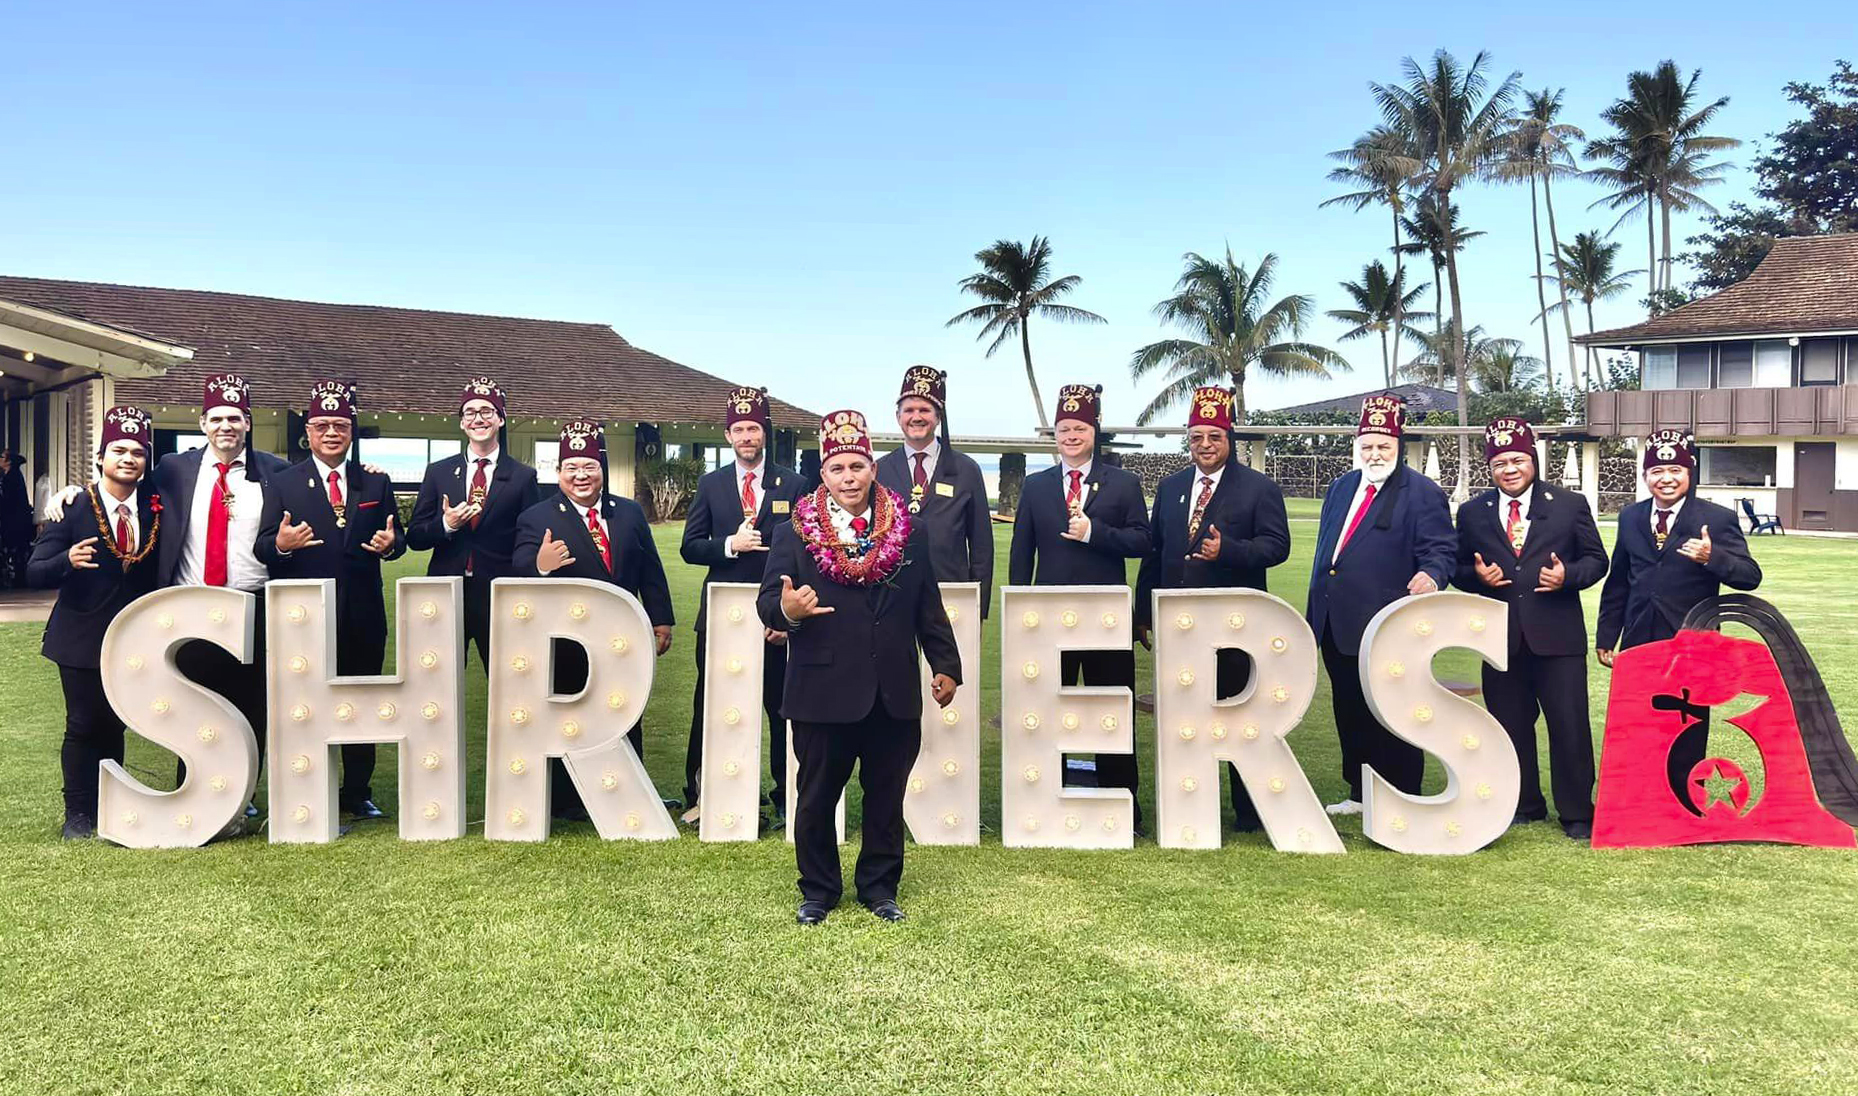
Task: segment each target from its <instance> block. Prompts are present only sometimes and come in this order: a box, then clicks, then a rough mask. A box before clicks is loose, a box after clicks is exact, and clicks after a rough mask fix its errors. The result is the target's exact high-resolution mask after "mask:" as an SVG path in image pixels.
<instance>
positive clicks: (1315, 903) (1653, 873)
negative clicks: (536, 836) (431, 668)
mask: <svg viewBox="0 0 1858 1096" xmlns="http://www.w3.org/2000/svg"><path fill="white" fill-rule="evenodd" d="M1292 505H1293V517H1296V518H1298V519H1300V520H1297V521H1295V522H1293V525H1292V537H1293V543H1294V546H1295V549H1296V551H1295V552H1294V554H1293V556H1292V559H1291V562H1290V563H1288V564H1286V565H1285V566H1283V567H1281V568H1278V569H1277V571H1276V572H1274V579H1273V591H1274V592H1275V593H1277V594H1279V595H1280V596H1282V597H1284V598H1286V599H1287V600H1289V601H1290V602H1291V603H1292V604H1301V603H1302V600H1303V587H1304V584H1305V582H1306V579H1307V576H1308V571H1309V563H1310V550H1311V546H1312V543H1313V541H1314V538H1315V529H1316V527H1315V523H1314V520H1313V518H1314V514H1315V504H1314V503H1313V502H1294V503H1293V504H1292ZM1000 532H1001V538H1000V558H1001V560H1002V563H1003V565H1004V559H1005V545H1006V531H1005V529H1004V528H1003V529H1002V530H1001V531H1000ZM1605 532H1606V535H1607V537H1608V538H1609V540H1610V538H1611V529H1610V527H1607V528H1606V529H1605ZM680 533H681V530H680V528H678V527H676V526H663V527H661V528H660V529H659V530H658V538H659V546H660V550H661V551H662V552H664V553H665V555H666V557H667V559H668V560H675V557H676V544H677V539H678V536H679V534H680ZM1755 551H1756V553H1757V555H1758V557H1759V559H1760V561H1761V564H1762V566H1763V568H1764V569H1765V571H1766V573H1767V579H1766V581H1765V582H1764V583H1763V586H1762V589H1761V591H1760V592H1761V594H1762V596H1764V597H1767V598H1769V599H1770V600H1772V601H1773V602H1774V603H1775V604H1777V605H1778V606H1779V607H1780V608H1781V609H1782V610H1783V611H1784V612H1785V613H1787V615H1788V616H1789V617H1790V618H1791V619H1792V621H1793V622H1794V624H1795V625H1796V627H1798V629H1799V631H1800V633H1801V634H1802V636H1804V637H1805V639H1806V642H1807V644H1808V645H1809V647H1810V648H1811V649H1812V650H1813V651H1814V653H1815V655H1816V657H1817V659H1818V662H1819V666H1820V669H1821V671H1822V672H1823V673H1824V675H1825V677H1826V681H1827V685H1828V686H1829V688H1830V689H1831V692H1832V697H1833V700H1834V702H1835V703H1836V704H1837V705H1838V707H1839V709H1840V710H1841V712H1842V713H1844V715H1845V716H1846V719H1847V722H1848V724H1849V723H1854V722H1858V638H1854V635H1855V633H1858V609H1855V608H1854V607H1853V604H1852V602H1851V600H1850V598H1849V594H1848V588H1849V585H1850V580H1851V577H1852V576H1853V575H1854V574H1858V544H1854V543H1851V542H1842V541H1829V540H1808V539H1804V538H1787V539H1784V540H1776V539H1768V538H1764V539H1762V540H1760V541H1759V542H1757V543H1756V545H1755ZM423 566H424V560H423V558H418V557H408V558H407V559H405V560H404V561H402V562H401V563H400V564H398V565H397V566H396V568H395V570H396V573H398V574H408V575H410V574H416V573H419V571H420V570H422V569H423ZM698 578H699V575H698V574H697V573H696V572H695V571H693V570H691V569H688V568H684V567H683V566H682V565H681V564H675V563H674V564H673V565H672V581H673V589H674V593H675V594H676V598H677V608H678V617H679V619H680V620H681V621H683V622H685V623H684V625H683V626H682V627H681V628H680V631H679V632H678V636H677V643H676V646H675V647H674V648H673V650H672V651H671V653H670V654H669V655H668V656H666V657H665V658H664V659H662V660H661V661H660V663H659V678H658V684H657V687H656V689H655V690H654V693H653V699H652V704H651V707H650V710H649V712H648V715H647V719H646V730H647V747H646V763H647V767H648V768H649V769H650V771H651V773H652V775H653V777H654V778H655V779H656V780H657V781H658V783H659V787H660V788H661V789H662V790H664V791H666V792H668V793H672V794H675V792H676V790H677V789H678V788H679V787H680V786H681V783H682V766H683V754H684V738H685V734H686V729H687V727H688V724H689V717H690V690H691V684H692V680H693V667H692V666H691V661H690V660H691V652H692V649H693V643H692V636H691V634H690V631H689V622H690V621H691V620H693V619H694V618H695V610H696V597H697V581H698ZM1590 619H1591V618H1590ZM38 633H39V628H38V627H37V626H36V625H18V624H15V625H0V710H4V711H5V712H6V718H5V722H4V726H3V727H0V1031H4V1032H5V1033H6V1044H5V1047H4V1053H0V1091H4V1092H19V1093H41V1092H80V1093H83V1092H126V1093H137V1094H145V1093H165V1092H175V1093H179V1092H213V1093H263V1094H275V1093H295V1092H306V1093H328V1092H355V1093H360V1092H369V1093H373V1092H459V1093H464V1092H470V1093H519V1092H525V1093H526V1092H616V1091H624V1092H650V1093H687V1094H692V1096H698V1094H710V1093H735V1092H743V1093H751V1092H752V1093H767V1092H794V1093H826V1092H879V1091H899V1092H933V1093H962V1094H972V1093H992V1092H1050V1093H1075V1092H1085V1091H1092V1092H1101V1093H1133V1092H1154V1093H1170V1094H1171V1093H1211V1092H1222V1093H1223V1092H1258V1093H1275V1092H1284V1093H1306V1092H1312V1091H1347V1092H1350V1093H1378V1092H1387V1093H1394V1092H1399V1093H1440V1092H1467V1093H1529V1094H1531V1096H1533V1094H1539V1093H1563V1092H1606V1093H1616V1092H1643V1093H1669V1092H1724V1093H1730V1092H1733V1093H1752V1092H1808V1091H1816V1092H1833V1091H1853V1090H1854V1082H1853V1080H1852V1078H1853V1077H1854V1076H1858V1000H1855V999H1854V996H1853V994H1852V992H1851V980H1850V971H1851V970H1853V969H1854V968H1855V967H1858V914H1855V913H1854V909H1855V908H1858V907H1855V906H1854V895H1855V894H1858V887H1855V886H1854V884H1858V856H1854V854H1852V853H1850V852H1838V851H1821V850H1805V849H1791V848H1780V847H1758V846H1715V847H1699V848H1690V849H1668V850H1657V851H1647V852H1596V851H1593V850H1590V849H1586V848H1583V847H1580V846H1577V845H1575V844H1574V843H1572V842H1570V841H1568V840H1566V839H1565V838H1563V837H1562V836H1561V833H1560V830H1559V829H1557V828H1556V827H1554V826H1552V825H1535V826H1528V827H1524V828H1521V829H1518V830H1516V831H1513V832H1511V833H1510V834H1507V835H1506V836H1505V837H1503V838H1502V839H1501V840H1500V841H1498V842H1497V843H1496V844H1495V845H1494V846H1492V847H1491V848H1489V849H1487V850H1485V851H1483V852H1480V853H1478V854H1476V855H1473V856H1467V857H1459V858H1450V859H1427V858H1420V857H1409V856H1400V855H1397V854H1394V853H1390V852H1387V851H1385V850H1381V849H1379V848H1377V847H1374V846H1372V845H1369V844H1368V843H1366V842H1365V841H1363V840H1362V838H1361V836H1360V828H1359V825H1358V824H1356V823H1354V822H1351V821H1344V822H1343V823H1342V825H1341V827H1340V828H1341V829H1342V831H1343V836H1344V840H1345V841H1346V842H1347V844H1348V849H1349V852H1348V855H1346V856H1341V857H1327V858H1324V857H1298V856H1293V855H1289V854H1282V853H1277V852H1274V851H1272V850H1271V848H1270V846H1269V844H1268V843H1267V841H1266V840H1265V839H1264V837H1263V836H1262V835H1248V836H1245V837H1240V838H1236V839H1230V840H1229V842H1228V844H1227V845H1226V846H1225V847H1224V848H1222V849H1220V850H1219V851H1217V852H1201V853H1187V852H1176V851H1168V850H1162V849H1159V848H1157V847H1156V846H1155V845H1154V844H1153V843H1152V842H1140V843H1138V845H1137V847H1136V849H1135V850H1133V851H1128V852H1101V853H1072V852H1051V851H1030V850H1005V849H1002V848H1001V847H1000V845H999V842H998V838H997V837H996V836H994V835H993V834H992V833H991V832H990V833H989V834H988V836H987V838H986V839H985V841H984V842H983V844H982V846H981V847H980V848H978V849H961V848H917V847H914V846H912V847H911V850H910V854H909V861H908V865H907V869H906V874H905V878H904V884H903V894H902V900H903V904H904V906H905V908H906V909H907V910H908V911H909V912H910V914H911V918H912V919H911V920H910V921H909V922H908V923H906V924H903V925H900V926H894V927H893V926H887V925H883V924H881V923H879V922H877V921H876V920H875V919H873V918H871V917H870V916H869V915H867V914H865V913H864V912H863V911H861V910H858V909H856V908H855V907H850V906H848V907H847V908H845V909H843V910H841V911H840V912H839V913H837V914H835V915H834V916H833V917H832V919H831V920H830V921H829V922H828V923H827V924H826V925H825V926H823V927H822V928H819V929H800V928H798V927H796V926H795V925H794V924H793V923H792V906H793V902H794V899H795V897H796V896H795V892H794V886H793V877H794V866H793V860H792V857H791V854H790V853H789V850H788V847H787V846H786V845H785V844H784V843H782V842H780V841H777V840H773V839H769V840H764V841H761V842H759V843H756V844H752V845H708V846H706V845H702V844H699V843H698V842H697V841H696V839H695V837H694V835H693V836H690V837H687V838H686V839H684V840H681V841H678V842H676V843H672V844H633V843H625V842H615V843H605V842H602V841H600V840H599V839H598V838H597V837H596V836H595V835H594V833H593V831H592V829H591V827H589V826H586V825H581V826H569V827H566V828H565V829H562V828H558V830H557V836H556V837H555V838H554V839H553V840H551V841H549V842H547V843H546V844H542V845H533V846H531V845H503V844H491V843H487V842H485V841H484V840H483V839H482V838H481V836H479V835H480V834H481V827H478V826H473V828H472V833H471V835H470V836H467V837H466V838H465V839H464V840H461V841H455V842H448V843H443V844H437V845H414V844H407V843H402V842H400V841H399V840H398V839H397V838H396V836H395V831H394V828H393V827H392V825H391V824H388V825H381V824H375V825H368V826H362V827H358V828H357V829H356V830H355V831H354V832H353V833H351V834H349V835H348V836H345V837H343V838H342V839H341V840H339V841H338V842H336V843H335V844H334V845H331V846H325V847H272V846H269V845H267V844H266V843H265V842H264V841H262V840H255V839H246V840H239V841H233V842H227V843H223V844H217V845H213V846H209V847H207V848H204V849H194V850H185V851H173V852H136V851H130V850H125V849H119V848H115V847H112V846H109V845H106V844H102V843H97V842H86V843H79V844H64V843H61V842H60V841H58V839H57V830H58V825H59V822H60V807H59V802H60V800H59V775H58V762H57V752H58V741H59V736H60V734H61V732H62V718H63V713H62V705H61V702H60V699H59V693H58V681H57V675H56V673H55V672H54V670H53V667H52V666H51V665H50V664H49V663H47V662H45V661H44V660H43V659H42V658H41V657H40V656H39V654H38ZM986 650H987V656H986V660H985V663H984V665H983V666H982V667H981V671H982V676H981V680H982V683H983V685H982V687H983V690H984V691H985V693H986V709H987V710H988V712H989V713H992V712H993V711H994V710H995V709H996V707H997V700H998V688H999V665H998V653H997V644H996V641H995V636H994V635H993V633H992V631H991V630H990V631H989V632H988V634H987V641H986ZM1138 653H1141V652H1138ZM1440 665H1441V672H1444V673H1447V674H1449V675H1453V676H1462V675H1468V674H1470V673H1471V672H1472V666H1471V662H1470V660H1469V659H1468V658H1464V657H1459V656H1447V657H1445V658H1443V659H1441V663H1440ZM1141 670H1142V673H1143V675H1144V678H1143V680H1144V681H1148V680H1150V679H1148V678H1147V676H1146V675H1148V673H1149V667H1148V663H1147V660H1146V658H1144V659H1143V660H1142V662H1141ZM1594 685H1595V687H1594V691H1593V694H1592V706H1593V711H1594V715H1595V726H1596V730H1597V729H1598V727H1599V720H1600V717H1601V714H1602V712H1603V710H1604V706H1605V675H1604V672H1603V671H1599V670H1598V669H1596V670H1595V679H1594ZM1148 688H1149V686H1148V685H1146V684H1145V685H1143V686H1142V690H1143V691H1146V690H1147V689H1148ZM470 704H471V707H472V714H471V718H470V720H469V722H468V726H471V727H472V728H473V731H472V747H473V751H474V756H475V757H476V759H477V765H478V767H479V769H480V770H481V766H482V755H483V731H482V719H483V705H484V686H483V679H482V676H481V674H479V673H477V672H476V671H475V670H474V672H473V674H472V676H471V678H470ZM1142 728H1143V730H1144V731H1145V732H1147V734H1148V735H1150V736H1152V729H1153V728H1152V721H1151V720H1149V719H1147V718H1146V717H1144V719H1143V720H1142ZM988 739H989V745H990V747H991V748H990V749H989V750H988V751H987V754H988V758H989V760H988V767H989V771H988V775H987V780H986V783H985V784H984V785H983V787H984V789H985V792H984V803H983V816H984V817H985V818H986V819H987V821H988V823H989V825H990V826H991V827H997V824H998V816H999V805H998V784H999V774H998V744H997V736H996V735H992V734H990V735H989V736H988ZM1291 742H1292V744H1293V746H1294V747H1295V748H1296V750H1297V752H1298V754H1299V756H1300V757H1301V758H1302V759H1303V761H1304V764H1305V767H1306V768H1307V770H1308V771H1309V773H1310V775H1311V779H1312V781H1313V782H1314V783H1315V785H1316V790H1317V792H1318V794H1320V795H1321V796H1322V797H1323V799H1324V800H1325V801H1327V800H1330V799H1333V798H1336V797H1337V795H1338V793H1339V792H1340V791H1341V789H1342V787H1343V783H1342V778H1341V772H1340V770H1339V760H1338V753H1337V749H1336V742H1335V734H1334V729H1333V727H1332V725H1331V724H1330V719H1329V702H1328V693H1327V685H1326V682H1325V683H1324V685H1323V687H1322V689H1321V691H1319V693H1318V695H1317V699H1316V701H1315V703H1314V704H1313V705H1312V707H1311V710H1310V714H1309V717H1308V718H1307V719H1306V721H1305V722H1304V724H1303V726H1302V727H1301V728H1300V729H1299V730H1298V731H1297V732H1296V733H1295V734H1293V735H1292V737H1291ZM1144 753H1145V755H1147V756H1145V758H1144V762H1143V765H1144V770H1143V771H1144V777H1145V779H1146V778H1148V777H1150V775H1151V774H1152V766H1151V765H1150V763H1149V757H1152V748H1151V749H1149V750H1145V751H1144ZM1732 756H1733V755H1732ZM129 760H130V764H131V766H132V767H134V768H136V769H137V770H139V771H141V773H142V774H143V775H144V779H147V780H148V781H149V782H150V783H152V784H161V781H160V779H159V778H158V777H157V776H156V775H155V774H159V773H171V772H172V768H171V764H170V761H169V759H168V756H167V755H166V754H165V753H164V752H162V751H160V750H158V749H156V748H154V747H152V746H150V745H148V744H147V743H143V742H140V741H137V740H132V745H131V749H130V757H129ZM393 763H394V756H393V753H392V751H390V750H388V751H383V757H382V766H381V775H380V776H379V777H378V778H377V781H376V784H377V787H378V788H379V789H380V791H381V795H380V796H379V797H378V798H379V799H380V800H381V802H382V805H383V806H384V807H387V808H388V809H389V810H390V811H391V810H394V809H395V806H396V805H395V804H394V803H393V802H392V798H393V789H394V781H393V778H392V776H391V772H392V765H393ZM1543 765H1544V771H1545V772H1546V759H1545V758H1544V761H1543ZM1434 770H1435V772H1434V777H1433V779H1434V781H1435V786H1436V781H1437V774H1436V765H1435V766H1434ZM161 786H166V785H165V784H162V785H161ZM482 787H483V785H482V774H481V771H480V772H478V773H475V774H474V775H473V777H472V780H471V789H470V803H471V806H472V809H473V814H474V817H476V816H477V815H479V814H481V811H482V802H483V792H482ZM1144 799H1145V801H1148V802H1149V805H1150V806H1152V800H1150V797H1148V796H1144ZM856 811H857V804H856V801H855V800H854V803H853V814H854V821H855V819H856ZM846 856H847V870H848V873H849V868H850V862H849V858H850V856H851V849H848V850H847V851H846Z"/></svg>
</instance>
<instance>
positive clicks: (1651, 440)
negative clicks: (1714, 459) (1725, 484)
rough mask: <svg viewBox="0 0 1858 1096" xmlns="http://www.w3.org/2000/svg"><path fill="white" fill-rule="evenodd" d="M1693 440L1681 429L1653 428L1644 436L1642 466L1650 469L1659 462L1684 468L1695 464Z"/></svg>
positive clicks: (1643, 468)
mask: <svg viewBox="0 0 1858 1096" xmlns="http://www.w3.org/2000/svg"><path fill="white" fill-rule="evenodd" d="M1695 445H1696V442H1695V440H1694V439H1693V438H1692V437H1691V436H1690V435H1689V434H1687V433H1685V432H1684V431H1682V430H1654V431H1652V432H1651V433H1650V434H1647V435H1646V436H1645V460H1644V463H1643V465H1642V466H1641V467H1642V470H1644V471H1650V470H1651V469H1653V468H1656V467H1658V466H1659V465H1661V464H1677V465H1682V466H1683V467H1685V468H1695V467H1696V466H1697V454H1696V451H1695Z"/></svg>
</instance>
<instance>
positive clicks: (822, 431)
mask: <svg viewBox="0 0 1858 1096" xmlns="http://www.w3.org/2000/svg"><path fill="white" fill-rule="evenodd" d="M840 453H862V454H864V455H865V456H866V457H869V456H870V455H871V432H870V431H869V430H867V429H866V428H865V421H864V416H863V415H861V414H859V413H858V412H856V411H834V412H832V413H831V414H829V415H826V416H825V417H823V418H821V419H820V420H819V459H820V463H822V464H823V463H825V462H826V461H828V460H831V459H832V458H833V457H836V456H838V455H839V454H840Z"/></svg>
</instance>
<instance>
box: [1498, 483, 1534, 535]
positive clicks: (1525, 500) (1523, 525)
mask: <svg viewBox="0 0 1858 1096" xmlns="http://www.w3.org/2000/svg"><path fill="white" fill-rule="evenodd" d="M1533 495H1534V491H1533V490H1532V489H1529V488H1525V489H1524V490H1523V493H1522V494H1520V495H1512V494H1510V493H1509V492H1508V491H1505V490H1504V489H1503V488H1501V487H1499V488H1497V528H1499V529H1501V530H1503V536H1504V539H1506V540H1507V539H1509V535H1510V503H1511V502H1519V503H1521V504H1522V507H1521V514H1522V517H1521V519H1520V520H1519V521H1518V522H1517V525H1516V536H1517V537H1518V538H1519V539H1524V540H1526V539H1528V537H1529V500H1530V498H1531V497H1532V496H1533Z"/></svg>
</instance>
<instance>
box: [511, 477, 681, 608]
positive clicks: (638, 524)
mask: <svg viewBox="0 0 1858 1096" xmlns="http://www.w3.org/2000/svg"><path fill="white" fill-rule="evenodd" d="M584 515H585V511H583V510H580V509H578V508H577V507H575V505H574V504H573V503H572V502H570V501H569V499H568V496H566V495H564V494H560V493H557V494H555V495H554V496H553V497H551V498H546V499H543V500H542V501H541V502H538V503H536V504H535V505H534V506H531V507H530V508H529V509H527V510H524V511H523V512H522V515H521V516H520V517H518V518H517V519H516V551H515V554H513V555H512V556H511V557H510V574H509V577H511V578H543V577H546V578H588V579H593V580H594V581H596V582H610V583H612V584H613V585H615V586H618V587H619V588H620V589H622V590H625V591H626V592H627V593H629V594H631V595H632V596H633V597H636V598H638V599H639V604H640V605H643V606H644V607H645V615H646V617H647V618H649V619H650V620H651V622H652V626H653V627H654V628H656V627H659V626H661V625H671V624H675V623H677V618H676V616H675V615H674V614H673V613H672V611H671V585H670V583H669V582H667V581H666V580H665V573H664V564H663V562H661V561H660V560H659V558H658V545H657V544H656V543H655V542H654V541H653V540H652V527H651V524H650V523H649V522H647V521H646V520H645V511H644V510H642V509H640V508H639V504H638V503H636V502H633V501H632V500H631V499H628V498H621V497H620V496H618V495H602V496H601V502H600V524H601V525H603V526H605V527H606V539H607V544H608V546H609V548H610V549H611V551H612V555H613V569H612V570H611V571H608V570H607V569H606V564H605V563H604V562H603V561H602V560H601V559H600V548H599V546H598V545H596V544H595V543H594V536H593V534H592V533H590V532H588V531H587V519H586V517H585V516H584ZM545 532H546V533H553V534H554V536H555V539H556V540H562V541H566V542H567V543H568V554H569V555H571V556H573V557H574V562H573V563H570V564H568V565H567V566H566V567H563V568H561V569H560V570H558V571H550V572H549V573H548V574H547V575H546V576H544V575H543V574H542V572H540V571H538V570H536V567H535V558H536V554H537V553H538V552H540V551H541V550H542V534H543V533H545Z"/></svg>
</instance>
